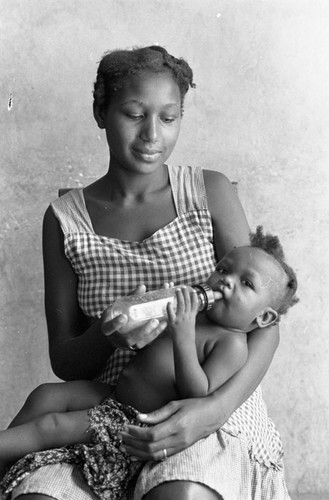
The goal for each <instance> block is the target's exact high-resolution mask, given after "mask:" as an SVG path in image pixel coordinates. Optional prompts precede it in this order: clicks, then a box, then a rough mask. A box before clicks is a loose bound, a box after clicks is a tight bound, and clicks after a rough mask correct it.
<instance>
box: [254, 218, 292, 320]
mask: <svg viewBox="0 0 329 500" xmlns="http://www.w3.org/2000/svg"><path fill="white" fill-rule="evenodd" d="M250 246H252V247H256V248H260V249H262V250H264V252H266V253H267V254H269V255H271V256H272V257H273V258H274V259H275V260H276V261H277V262H278V263H279V264H280V266H281V267H282V269H283V270H284V272H285V273H286V275H287V278H288V280H287V284H286V288H285V291H284V293H283V296H282V300H281V304H280V307H279V308H278V310H277V313H278V314H279V315H282V314H286V312H287V311H288V309H289V308H290V307H291V306H293V305H295V304H297V302H299V299H298V298H297V297H296V290H297V277H296V273H295V271H294V270H293V269H292V268H291V267H290V266H289V265H288V264H287V263H286V261H285V255H284V252H283V248H282V245H281V243H280V241H279V238H278V237H277V236H275V235H273V234H269V233H267V234H264V233H263V227H262V226H257V228H256V232H255V233H250Z"/></svg>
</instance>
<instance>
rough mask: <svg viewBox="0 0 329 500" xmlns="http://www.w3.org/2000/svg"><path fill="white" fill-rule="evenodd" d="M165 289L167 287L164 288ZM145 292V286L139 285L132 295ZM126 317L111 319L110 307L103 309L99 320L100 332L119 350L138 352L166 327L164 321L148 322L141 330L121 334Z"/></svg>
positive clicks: (154, 320)
mask: <svg viewBox="0 0 329 500" xmlns="http://www.w3.org/2000/svg"><path fill="white" fill-rule="evenodd" d="M165 288H167V286H165ZM145 292H146V287H145V285H139V286H138V287H137V288H136V290H135V291H134V292H133V294H132V295H135V294H136V295H142V294H144V293H145ZM127 319H128V318H127V316H125V315H123V314H120V315H119V316H116V317H115V318H112V317H111V313H110V307H109V308H107V309H105V311H104V313H103V314H102V318H101V331H102V333H103V335H104V336H105V337H108V338H109V340H110V342H111V344H112V345H113V346H115V347H118V348H119V349H132V350H134V351H135V350H136V351H138V350H140V349H142V348H143V347H145V346H146V345H147V344H150V343H151V342H153V340H154V339H156V338H157V337H158V335H160V333H162V332H163V330H164V329H165V328H166V326H167V322H166V321H161V322H159V321H158V320H157V319H152V320H150V321H148V322H147V323H146V324H145V325H143V326H142V327H141V328H138V329H136V330H132V331H131V332H128V333H121V332H120V328H122V327H123V326H124V325H125V324H126V322H127Z"/></svg>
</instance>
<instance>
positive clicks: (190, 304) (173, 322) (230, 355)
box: [168, 287, 248, 398]
mask: <svg viewBox="0 0 329 500" xmlns="http://www.w3.org/2000/svg"><path fill="white" fill-rule="evenodd" d="M176 298H177V311H176V313H174V311H173V307H172V304H169V305H168V332H169V334H170V335H171V338H172V341H173V351H174V363H175V377H176V387H177V390H178V393H179V395H180V397H181V398H196V397H203V396H207V395H208V394H211V393H212V392H214V391H215V390H216V389H218V387H220V386H221V385H222V384H224V382H226V381H227V380H228V379H229V378H231V376H232V375H233V374H234V373H235V372H237V371H238V370H239V369H240V368H241V367H242V366H243V365H244V363H245V362H246V360H247V356H248V351H247V342H246V336H245V335H244V334H235V333H228V334H227V335H225V334H222V335H219V337H218V341H217V342H216V343H215V344H214V346H213V348H212V350H211V352H210V354H209V355H208V356H207V359H206V361H205V362H204V363H203V365H202V366H201V365H200V362H199V359H198V353H197V347H196V339H195V336H196V332H195V318H196V315H197V312H198V298H197V294H196V293H195V292H194V293H191V294H190V293H189V291H188V290H187V289H186V288H184V287H181V290H178V291H177V292H176Z"/></svg>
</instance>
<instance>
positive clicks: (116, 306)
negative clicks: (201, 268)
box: [110, 283, 216, 333]
mask: <svg viewBox="0 0 329 500" xmlns="http://www.w3.org/2000/svg"><path fill="white" fill-rule="evenodd" d="M178 288H181V287H180V286H174V287H171V288H162V289H160V290H155V291H151V292H146V293H144V294H142V295H129V296H126V297H121V298H119V299H117V300H115V301H114V302H113V303H112V305H111V310H110V312H111V318H115V317H116V316H118V315H119V314H124V315H126V316H127V318H128V320H127V323H126V324H125V325H124V326H122V327H121V328H120V333H128V332H131V331H132V330H135V329H136V328H139V327H141V326H142V325H144V324H145V323H147V322H148V321H150V320H151V319H158V320H159V321H161V320H162V319H165V318H167V305H168V303H169V302H172V303H173V306H174V310H175V306H176V290H177V289H178ZM184 288H187V289H189V290H190V291H192V290H195V291H196V293H197V295H198V299H199V307H198V310H199V312H202V311H207V310H208V309H211V307H212V306H213V303H214V301H215V298H216V295H215V294H216V292H214V291H213V290H212V288H210V286H209V285H207V284H206V283H202V284H200V285H195V286H189V285H184Z"/></svg>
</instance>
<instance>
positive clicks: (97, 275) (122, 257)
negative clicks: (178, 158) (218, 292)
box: [52, 166, 215, 384]
mask: <svg viewBox="0 0 329 500" xmlns="http://www.w3.org/2000/svg"><path fill="white" fill-rule="evenodd" d="M168 171H169V179H170V183H171V188H172V192H173V198H174V202H175V206H176V211H177V218H176V219H174V220H173V221H172V222H171V223H169V224H168V225H167V226H165V227H164V228H162V229H159V230H158V231H156V232H155V233H154V234H153V235H152V236H150V237H149V238H147V239H145V240H144V241H142V242H130V241H121V240H118V239H115V238H107V237H104V236H99V235H97V234H95V232H94V230H93V227H92V223H91V220H90V217H89V214H88V212H87V209H86V205H85V201H84V197H83V190H82V189H74V190H72V191H69V192H68V193H67V194H66V195H64V196H62V197H60V198H58V199H57V200H56V201H55V202H53V203H52V208H53V211H54V213H55V215H56V217H57V218H58V220H59V222H60V224H61V227H62V230H63V233H64V246H65V254H66V256H67V258H68V260H69V261H70V263H71V265H72V267H73V269H74V270H75V272H76V274H77V276H78V278H79V280H78V300H79V304H80V307H81V309H82V310H83V312H84V313H85V314H86V315H87V316H89V317H92V318H98V317H100V315H101V314H102V312H103V311H104V309H105V308H106V307H107V306H108V305H109V304H111V303H112V302H113V301H114V300H115V299H116V298H117V297H121V296H124V295H127V294H128V293H130V292H131V291H132V290H134V289H135V288H136V287H137V285H139V284H141V283H144V284H145V285H146V287H147V289H148V290H154V289H157V288H160V287H161V286H162V285H163V283H164V282H169V281H173V282H174V283H175V284H176V285H179V284H182V283H185V284H191V285H193V284H197V283H200V282H203V281H205V280H206V278H207V277H208V275H209V274H210V273H211V272H212V270H213V268H214V265H215V255H214V247H213V233H212V223H211V216H210V213H209V211H208V206H207V197H206V191H205V186H204V181H203V174H202V170H201V169H200V168H191V167H185V168H183V167H176V168H172V167H170V166H168ZM133 355H134V353H131V352H127V351H120V350H117V351H116V352H115V353H114V354H113V355H112V356H111V357H110V358H109V360H108V363H107V365H106V367H105V369H104V371H103V373H102V374H101V375H100V377H99V379H98V380H100V381H102V382H107V383H111V384H115V383H116V380H117V378H118V376H119V374H120V372H121V370H122V368H123V367H124V366H125V364H126V363H127V362H128V361H129V360H130V359H131V357H132V356H133Z"/></svg>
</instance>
